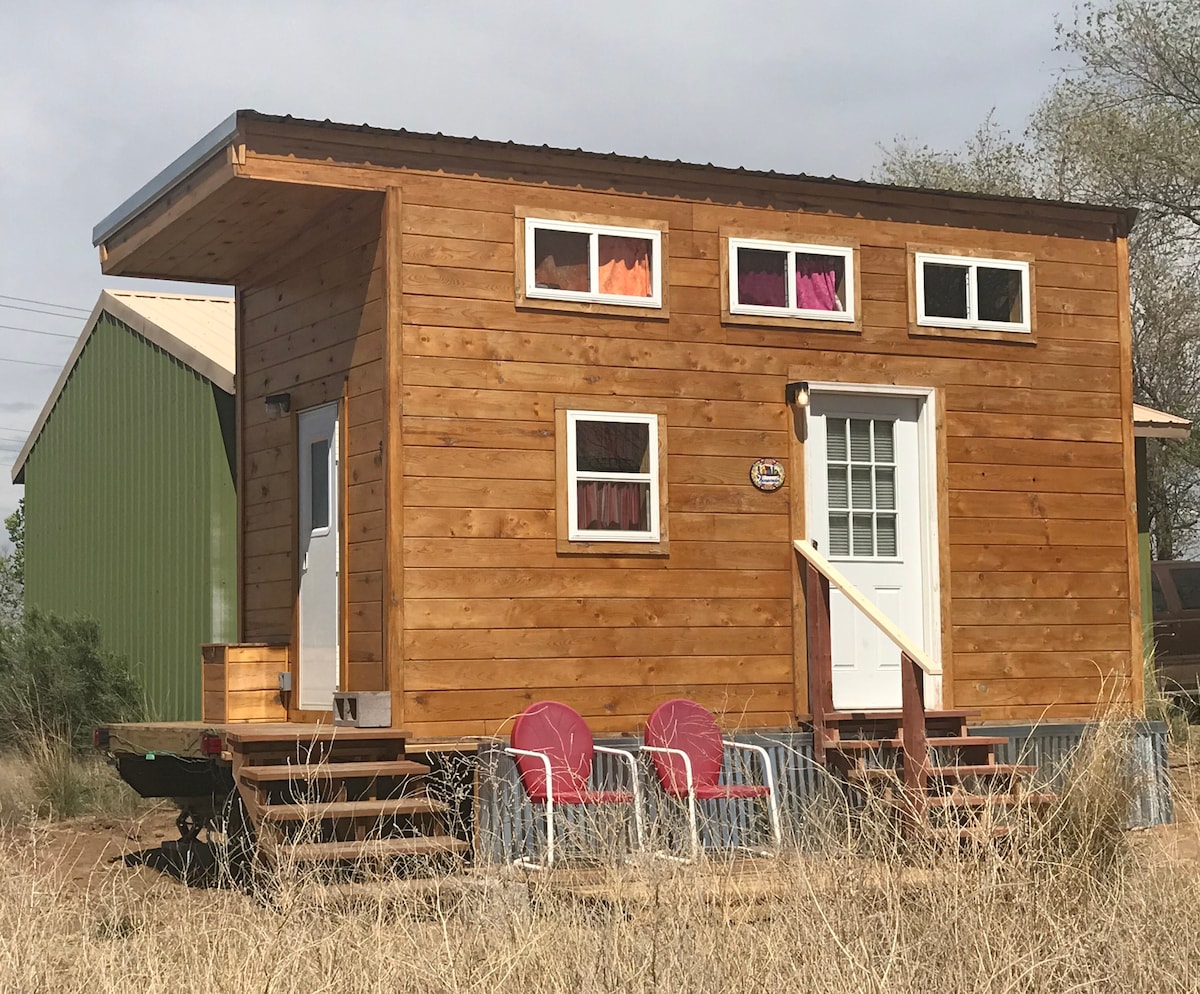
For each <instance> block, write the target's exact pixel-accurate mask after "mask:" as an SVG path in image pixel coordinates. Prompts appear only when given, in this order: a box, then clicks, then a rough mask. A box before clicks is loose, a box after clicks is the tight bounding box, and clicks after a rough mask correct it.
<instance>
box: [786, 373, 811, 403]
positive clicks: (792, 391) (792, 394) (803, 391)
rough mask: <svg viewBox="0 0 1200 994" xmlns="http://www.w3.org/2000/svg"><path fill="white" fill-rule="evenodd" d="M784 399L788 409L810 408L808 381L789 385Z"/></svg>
mask: <svg viewBox="0 0 1200 994" xmlns="http://www.w3.org/2000/svg"><path fill="white" fill-rule="evenodd" d="M784 397H785V399H786V400H787V405H788V407H808V380H796V381H794V382H792V383H789V384H788V385H787V391H786V393H785V394H784Z"/></svg>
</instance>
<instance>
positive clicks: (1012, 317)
mask: <svg viewBox="0 0 1200 994" xmlns="http://www.w3.org/2000/svg"><path fill="white" fill-rule="evenodd" d="M976 273H977V277H976V278H977V280H978V282H979V319H980V320H981V321H1011V322H1013V323H1016V324H1020V323H1021V322H1022V321H1024V320H1025V314H1024V308H1023V306H1022V302H1021V274H1020V272H1019V271H1018V270H1015V269H991V268H989V267H987V266H980V267H979V268H978V269H977V270H976Z"/></svg>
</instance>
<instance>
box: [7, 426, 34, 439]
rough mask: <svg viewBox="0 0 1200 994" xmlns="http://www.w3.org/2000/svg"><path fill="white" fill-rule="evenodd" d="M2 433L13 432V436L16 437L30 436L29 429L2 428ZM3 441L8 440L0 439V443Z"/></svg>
mask: <svg viewBox="0 0 1200 994" xmlns="http://www.w3.org/2000/svg"><path fill="white" fill-rule="evenodd" d="M0 431H7V432H11V433H12V434H14V435H28V434H29V429H28V428H4V427H0ZM3 441H6V439H3V438H0V442H3Z"/></svg>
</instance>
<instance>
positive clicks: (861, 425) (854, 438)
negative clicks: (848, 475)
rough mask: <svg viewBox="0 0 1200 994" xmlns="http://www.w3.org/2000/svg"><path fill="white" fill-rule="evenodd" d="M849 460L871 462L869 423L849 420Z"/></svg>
mask: <svg viewBox="0 0 1200 994" xmlns="http://www.w3.org/2000/svg"><path fill="white" fill-rule="evenodd" d="M850 459H851V460H852V461H853V462H866V463H869V462H870V461H871V422H870V421H867V420H865V419H863V418H851V419H850Z"/></svg>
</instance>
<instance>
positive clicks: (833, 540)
mask: <svg viewBox="0 0 1200 994" xmlns="http://www.w3.org/2000/svg"><path fill="white" fill-rule="evenodd" d="M829 554H830V555H831V556H848V555H850V515H848V514H831V515H830V516H829Z"/></svg>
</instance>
